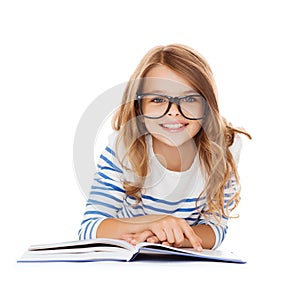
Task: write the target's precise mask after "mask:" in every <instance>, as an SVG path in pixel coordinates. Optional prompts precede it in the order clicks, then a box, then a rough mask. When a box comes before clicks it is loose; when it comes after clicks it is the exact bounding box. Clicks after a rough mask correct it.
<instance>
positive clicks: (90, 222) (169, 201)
mask: <svg viewBox="0 0 300 300" xmlns="http://www.w3.org/2000/svg"><path fill="white" fill-rule="evenodd" d="M117 134H118V133H117V132H114V133H113V134H112V135H111V136H110V139H109V144H108V146H107V147H106V148H105V150H104V151H103V152H102V154H101V155H100V159H99V163H98V166H97V172H96V174H95V177H94V180H93V183H92V186H91V190H90V194H89V199H88V200H87V204H86V210H85V213H84V217H83V221H82V223H81V227H80V230H79V233H78V234H79V238H80V239H92V238H96V232H97V228H98V226H99V224H100V223H101V222H102V221H103V220H104V219H106V218H132V217H137V216H144V215H150V214H168V215H173V216H175V217H178V218H182V219H185V220H186V221H187V222H188V224H189V225H191V226H193V225H197V224H207V225H209V226H211V228H212V229H213V231H214V233H215V236H216V242H215V245H214V247H213V249H216V248H218V247H219V246H220V245H221V243H222V241H223V240H224V237H225V234H226V231H227V218H226V217H225V216H223V217H222V220H221V223H220V224H218V222H217V221H216V220H215V219H214V218H213V217H212V216H211V217H209V216H206V217H204V215H203V213H204V212H205V210H206V209H207V203H206V198H205V196H204V197H201V198H200V199H199V200H198V202H196V201H197V199H198V197H199V195H200V193H201V191H202V190H203V188H204V185H205V182H204V176H203V175H202V173H201V170H200V167H199V159H198V156H197V155H196V157H195V159H194V162H193V164H192V166H191V167H190V168H189V169H188V170H186V171H184V172H174V171H170V170H168V169H166V168H165V167H164V166H162V164H161V163H160V162H159V161H158V159H157V158H156V156H155V154H154V152H153V147H152V138H151V135H148V136H147V146H148V155H149V171H148V175H147V178H146V179H145V183H144V186H143V188H142V190H141V202H140V203H139V204H136V199H135V198H133V197H130V196H128V195H126V192H125V190H124V188H123V185H122V182H124V180H126V181H128V180H129V181H131V180H132V179H133V178H134V175H133V174H132V173H130V172H129V171H127V170H125V169H123V168H122V166H121V164H120V163H119V161H118V159H117V158H116V143H115V142H116V138H117ZM240 148H241V139H240V137H239V136H236V138H235V142H234V144H233V145H232V146H231V147H230V150H231V152H232V154H233V156H234V158H235V160H236V163H237V162H238V159H239V153H240ZM118 153H122V149H121V150H120V149H118ZM231 181H232V183H233V184H231V185H230V184H227V185H226V187H225V190H224V195H225V205H226V202H227V201H228V200H229V199H230V198H231V197H232V196H233V194H234V193H235V192H236V190H237V187H236V186H235V184H234V183H235V180H234V178H232V179H231ZM196 204H197V206H198V209H197V208H196ZM199 211H200V212H201V213H199Z"/></svg>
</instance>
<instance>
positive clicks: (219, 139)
mask: <svg viewBox="0 0 300 300" xmlns="http://www.w3.org/2000/svg"><path fill="white" fill-rule="evenodd" d="M157 65H164V66H166V67H168V68H170V69H171V70H173V71H174V72H176V73H177V74H179V75H180V76H182V77H183V78H185V79H186V80H187V81H188V82H189V83H190V84H191V86H192V87H193V89H195V90H196V91H197V92H199V93H201V94H202V95H203V96H204V97H205V99H206V101H207V103H208V106H209V110H208V115H207V117H206V119H205V122H204V123H203V124H202V128H203V130H200V131H199V132H198V133H197V135H196V136H195V137H194V141H195V144H196V146H197V151H198V155H199V159H200V162H201V167H202V168H203V169H204V171H205V174H206V183H205V187H204V190H203V191H202V192H201V193H200V195H199V198H200V197H201V196H203V195H205V197H206V200H207V205H208V209H207V211H206V213H207V214H211V215H213V216H214V217H215V218H216V219H218V220H221V217H222V215H224V216H226V217H230V216H229V211H228V208H229V207H233V208H235V207H236V206H237V204H238V203H239V201H240V192H239V188H235V189H234V193H233V197H232V198H231V199H230V201H229V202H228V203H226V205H225V203H224V188H225V186H226V184H228V182H229V183H230V182H231V177H232V175H234V177H235V180H236V184H235V185H236V187H239V176H238V172H237V168H236V165H235V162H234V159H233V156H232V154H231V152H230V150H229V147H230V146H231V145H232V144H233V141H234V137H235V134H236V133H243V134H245V135H247V136H248V137H249V138H251V136H250V135H249V134H248V133H246V132H245V131H244V130H242V129H237V128H233V127H232V126H231V124H229V123H228V122H227V121H226V120H225V119H224V118H222V117H221V116H220V113H219V108H218V101H217V91H216V85H215V82H214V78H213V74H212V71H211V69H210V67H209V65H208V63H207V62H206V60H205V59H204V58H203V57H202V56H201V55H200V54H199V53H197V52H196V51H194V50H193V49H191V48H189V47H187V46H184V45H180V44H171V45H168V46H157V47H155V48H153V49H151V50H150V51H149V52H148V53H147V54H146V55H145V56H144V58H143V59H142V60H141V62H140V63H139V65H138V66H137V68H136V70H135V72H134V73H133V75H132V76H131V78H130V81H129V82H128V84H127V86H126V88H125V91H124V94H123V99H122V104H121V106H120V108H119V110H118V111H117V112H116V113H115V115H114V118H113V129H114V130H119V131H120V134H119V138H118V140H117V144H119V143H120V142H121V141H122V142H123V143H124V147H125V149H127V152H126V154H125V155H124V157H123V158H122V159H121V158H119V160H120V162H121V163H122V165H123V166H124V167H125V164H124V161H125V160H127V161H129V162H130V166H131V171H132V172H133V173H134V174H135V175H136V180H135V181H134V182H123V186H124V189H125V191H126V193H127V195H129V196H133V197H135V198H136V199H137V201H138V202H139V201H141V197H140V193H141V189H142V187H143V183H144V181H145V178H146V176H147V172H148V152H147V144H146V139H145V135H146V134H147V130H146V128H145V125H144V123H143V122H142V121H141V116H139V111H138V107H137V101H134V99H135V97H136V93H137V91H138V90H139V88H140V86H141V81H142V79H143V78H144V77H145V76H146V73H147V72H148V71H149V70H150V69H151V68H153V67H154V66H157ZM117 149H118V147H117ZM125 168H128V167H125Z"/></svg>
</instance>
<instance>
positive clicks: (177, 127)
mask: <svg viewBox="0 0 300 300" xmlns="http://www.w3.org/2000/svg"><path fill="white" fill-rule="evenodd" d="M188 125H189V123H186V122H184V121H181V122H180V121H176V122H171V121H170V122H165V123H161V124H159V126H161V127H162V128H163V129H164V130H166V131H167V132H170V133H176V132H181V131H183V130H185V128H186V126H188Z"/></svg>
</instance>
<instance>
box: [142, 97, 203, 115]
mask: <svg viewBox="0 0 300 300" xmlns="http://www.w3.org/2000/svg"><path fill="white" fill-rule="evenodd" d="M136 100H137V101H138V104H139V110H140V113H141V115H143V116H144V117H145V118H149V119H159V118H162V117H163V116H165V115H166V114H167V113H168V112H169V110H170V108H171V106H172V104H173V103H176V104H177V108H178V110H179V112H180V114H181V115H182V116H183V117H185V118H186V119H189V120H201V119H204V118H205V117H206V113H207V101H206V100H205V98H204V97H203V96H202V95H201V94H193V95H187V96H181V97H171V96H167V95H160V94H150V93H147V94H138V95H137V97H136Z"/></svg>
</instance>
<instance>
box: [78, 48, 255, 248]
mask: <svg viewBox="0 0 300 300" xmlns="http://www.w3.org/2000/svg"><path fill="white" fill-rule="evenodd" d="M113 128H114V130H115V131H114V133H113V134H112V136H111V137H110V139H109V144H108V146H107V147H106V148H105V150H104V152H103V153H102V154H101V156H100V160H99V164H98V170H97V173H96V175H95V178H94V181H93V184H92V187H91V191H90V195H89V199H88V200H87V205H86V211H85V214H84V218H83V221H82V223H81V228H80V230H79V238H80V239H90V238H97V237H107V238H117V239H124V240H127V241H128V242H130V243H132V244H136V243H138V242H142V241H148V242H153V243H163V244H166V245H171V246H175V247H193V248H195V249H196V250H197V251H201V250H202V249H203V248H207V249H216V248H217V247H219V246H220V244H221V243H222V241H223V240H224V237H225V234H226V231H227V221H228V218H230V213H231V211H232V210H233V209H234V208H235V207H236V206H237V204H238V203H239V200H240V195H239V191H240V185H239V180H238V179H239V178H238V172H237V163H238V159H239V154H240V148H241V138H240V134H245V135H247V136H248V137H249V138H251V137H250V136H249V135H248V134H247V133H246V132H244V131H243V130H240V129H236V128H233V127H232V126H231V125H229V124H228V123H227V122H226V120H225V119H224V118H222V117H221V116H220V113H219V108H218V102H217V95H216V89H215V84H214V79H213V75H212V72H211V70H210V67H209V65H208V64H207V62H206V61H205V59H204V58H203V57H202V56H201V55H199V54H198V53H197V52H196V51H194V50H193V49H190V48H188V47H186V46H183V45H178V44H173V45H169V46H159V47H155V48H154V49H152V50H150V51H149V52H148V53H147V54H146V55H145V57H144V58H143V59H142V61H141V62H140V64H139V65H138V67H137V69H136V71H135V72H134V74H133V75H132V77H131V80H130V81H129V82H128V84H127V87H126V89H125V91H124V95H123V100H122V104H121V106H120V108H119V110H118V111H117V112H116V114H115V116H114V122H113Z"/></svg>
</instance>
